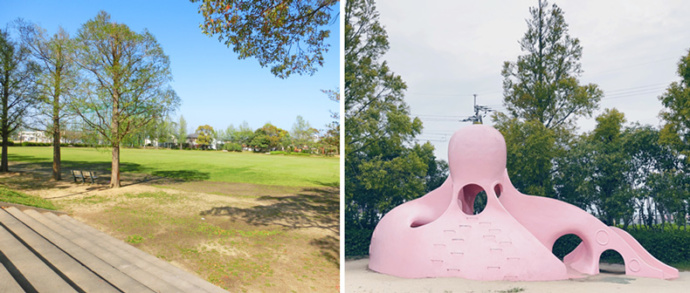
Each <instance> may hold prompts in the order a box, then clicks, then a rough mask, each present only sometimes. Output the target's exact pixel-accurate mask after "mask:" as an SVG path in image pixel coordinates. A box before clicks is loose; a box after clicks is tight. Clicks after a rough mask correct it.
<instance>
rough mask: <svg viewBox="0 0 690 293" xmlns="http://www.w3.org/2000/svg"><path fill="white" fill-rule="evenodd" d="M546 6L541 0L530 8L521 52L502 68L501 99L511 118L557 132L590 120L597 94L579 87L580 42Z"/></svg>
mask: <svg viewBox="0 0 690 293" xmlns="http://www.w3.org/2000/svg"><path fill="white" fill-rule="evenodd" d="M548 6H549V4H548V2H547V1H546V0H544V1H540V3H539V6H537V7H532V8H530V14H531V16H532V18H531V19H528V20H527V32H526V33H525V36H524V37H523V38H522V40H521V41H520V49H521V50H522V51H523V52H525V53H526V54H525V55H521V56H519V57H518V60H517V62H515V63H512V62H505V64H504V65H503V71H502V75H503V95H504V104H505V105H506V108H507V109H508V112H509V113H510V114H511V116H513V117H518V118H521V119H524V120H537V121H539V122H541V123H542V124H544V126H546V127H547V128H558V127H561V126H571V125H572V123H573V122H574V120H575V119H576V117H578V116H591V115H592V111H593V110H595V109H596V108H597V107H598V102H599V100H601V97H602V95H603V92H602V91H601V90H600V89H599V88H598V87H597V86H596V85H595V84H588V85H580V82H579V81H578V79H577V78H578V77H579V76H580V75H581V74H582V69H581V66H580V58H581V57H582V47H581V46H580V41H579V40H578V39H577V38H572V37H570V35H569V34H568V24H567V23H566V22H565V18H564V17H563V14H564V13H563V11H562V10H561V9H560V8H559V7H558V6H557V5H556V4H553V5H552V6H551V8H549V7H548Z"/></svg>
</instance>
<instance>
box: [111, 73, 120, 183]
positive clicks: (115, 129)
mask: <svg viewBox="0 0 690 293" xmlns="http://www.w3.org/2000/svg"><path fill="white" fill-rule="evenodd" d="M116 86H117V84H116ZM110 127H111V134H110V135H111V138H110V139H111V142H112V146H113V163H112V172H111V173H110V188H120V95H119V93H118V92H115V93H114V95H113V117H112V120H111V123H110Z"/></svg>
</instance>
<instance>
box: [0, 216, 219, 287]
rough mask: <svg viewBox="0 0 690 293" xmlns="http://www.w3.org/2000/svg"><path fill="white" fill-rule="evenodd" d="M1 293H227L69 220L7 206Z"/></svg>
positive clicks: (0, 240) (0, 221)
mask: <svg viewBox="0 0 690 293" xmlns="http://www.w3.org/2000/svg"><path fill="white" fill-rule="evenodd" d="M0 292H227V291H225V290H223V289H221V288H219V287H216V286H215V285H213V284H211V283H209V282H207V281H205V280H203V279H201V278H199V277H197V276H195V275H192V274H190V273H188V272H185V271H183V270H181V269H179V268H177V267H175V266H173V265H171V264H169V263H167V262H165V261H163V260H160V259H158V258H156V257H154V256H152V255H149V254H147V253H145V252H143V251H141V250H139V249H136V248H134V247H133V246H130V245H129V244H127V243H125V242H123V241H120V240H118V239H115V238H113V237H111V236H109V235H107V234H105V233H103V232H100V231H98V230H96V229H94V228H92V227H90V226H88V225H86V224H84V223H81V222H79V221H77V220H75V219H73V218H71V217H69V216H68V215H65V214H60V213H53V212H47V211H45V210H42V211H38V210H37V209H32V208H26V209H23V210H20V209H19V208H18V207H17V206H9V205H2V208H1V209H0Z"/></svg>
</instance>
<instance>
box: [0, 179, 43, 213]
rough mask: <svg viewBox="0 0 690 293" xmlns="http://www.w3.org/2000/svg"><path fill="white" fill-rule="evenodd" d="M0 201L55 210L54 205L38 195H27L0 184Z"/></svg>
mask: <svg viewBox="0 0 690 293" xmlns="http://www.w3.org/2000/svg"><path fill="white" fill-rule="evenodd" d="M0 202H7V203H16V204H22V205H25V206H32V207H37V208H42V209H48V210H56V209H57V208H56V207H55V205H54V204H53V203H52V202H51V201H49V200H47V199H43V198H40V197H38V196H33V195H28V194H24V193H21V192H17V191H14V190H10V189H8V188H7V187H5V186H1V185H0Z"/></svg>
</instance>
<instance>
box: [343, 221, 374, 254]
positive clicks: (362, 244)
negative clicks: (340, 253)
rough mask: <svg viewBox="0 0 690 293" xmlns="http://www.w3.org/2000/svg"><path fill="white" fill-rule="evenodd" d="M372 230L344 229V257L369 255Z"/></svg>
mask: <svg viewBox="0 0 690 293" xmlns="http://www.w3.org/2000/svg"><path fill="white" fill-rule="evenodd" d="M373 233H374V230H369V229H347V228H345V256H350V257H353V256H367V255H369V244H370V242H371V234H373Z"/></svg>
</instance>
